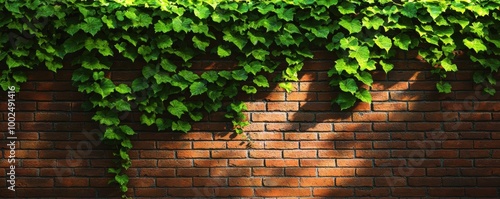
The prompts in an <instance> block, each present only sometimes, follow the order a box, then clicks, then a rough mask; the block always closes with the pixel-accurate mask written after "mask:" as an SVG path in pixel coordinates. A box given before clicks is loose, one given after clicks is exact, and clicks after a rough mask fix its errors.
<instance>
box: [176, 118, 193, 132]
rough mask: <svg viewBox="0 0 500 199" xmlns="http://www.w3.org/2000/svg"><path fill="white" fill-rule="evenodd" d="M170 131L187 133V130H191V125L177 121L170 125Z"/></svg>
mask: <svg viewBox="0 0 500 199" xmlns="http://www.w3.org/2000/svg"><path fill="white" fill-rule="evenodd" d="M172 130H174V131H182V132H184V133H187V132H188V131H189V130H191V124H189V122H185V121H182V120H179V121H177V122H173V123H172Z"/></svg>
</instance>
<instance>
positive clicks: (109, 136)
mask: <svg viewBox="0 0 500 199" xmlns="http://www.w3.org/2000/svg"><path fill="white" fill-rule="evenodd" d="M103 137H104V138H106V139H108V140H121V139H123V138H122V136H120V135H118V134H117V133H115V131H114V130H113V128H106V131H104V136H103Z"/></svg>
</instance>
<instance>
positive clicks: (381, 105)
mask: <svg viewBox="0 0 500 199" xmlns="http://www.w3.org/2000/svg"><path fill="white" fill-rule="evenodd" d="M372 106H373V110H374V111H406V110H407V105H406V102H373V105H372Z"/></svg>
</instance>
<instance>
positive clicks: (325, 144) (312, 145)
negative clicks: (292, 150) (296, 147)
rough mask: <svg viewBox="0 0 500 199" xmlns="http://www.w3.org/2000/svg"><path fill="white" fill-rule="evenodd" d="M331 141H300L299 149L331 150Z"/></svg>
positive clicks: (332, 143)
mask: <svg viewBox="0 0 500 199" xmlns="http://www.w3.org/2000/svg"><path fill="white" fill-rule="evenodd" d="M334 146H335V145H334V142H333V141H302V142H300V148H301V149H333V147H334Z"/></svg>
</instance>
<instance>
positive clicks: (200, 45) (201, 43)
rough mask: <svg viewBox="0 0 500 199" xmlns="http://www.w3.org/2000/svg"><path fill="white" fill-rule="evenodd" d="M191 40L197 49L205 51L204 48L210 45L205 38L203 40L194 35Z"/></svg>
mask: <svg viewBox="0 0 500 199" xmlns="http://www.w3.org/2000/svg"><path fill="white" fill-rule="evenodd" d="M192 41H193V45H194V47H196V48H198V49H200V50H202V51H205V49H206V48H207V47H208V46H210V42H209V41H206V40H205V41H203V40H201V39H199V38H198V37H197V36H196V35H195V36H193V39H192Z"/></svg>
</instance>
